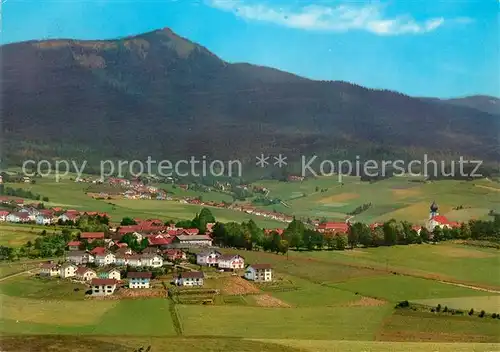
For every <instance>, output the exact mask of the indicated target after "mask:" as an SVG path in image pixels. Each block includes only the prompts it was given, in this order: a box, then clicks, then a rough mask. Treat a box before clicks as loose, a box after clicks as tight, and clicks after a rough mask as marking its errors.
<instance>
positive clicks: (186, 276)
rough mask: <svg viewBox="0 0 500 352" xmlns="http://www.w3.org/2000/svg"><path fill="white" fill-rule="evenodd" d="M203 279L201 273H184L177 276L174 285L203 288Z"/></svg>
mask: <svg viewBox="0 0 500 352" xmlns="http://www.w3.org/2000/svg"><path fill="white" fill-rule="evenodd" d="M204 277H205V276H204V275H203V272H201V271H186V272H183V273H180V274H179V276H178V278H177V279H176V280H175V284H176V285H178V286H203V278H204Z"/></svg>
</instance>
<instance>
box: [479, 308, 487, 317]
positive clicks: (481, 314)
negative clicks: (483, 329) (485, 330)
mask: <svg viewBox="0 0 500 352" xmlns="http://www.w3.org/2000/svg"><path fill="white" fill-rule="evenodd" d="M485 314H486V313H485V311H484V310H482V311H481V313H479V318H482V317H484V315H485Z"/></svg>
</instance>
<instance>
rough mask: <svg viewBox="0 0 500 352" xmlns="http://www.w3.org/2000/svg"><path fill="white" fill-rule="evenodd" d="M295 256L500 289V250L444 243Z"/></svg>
mask: <svg viewBox="0 0 500 352" xmlns="http://www.w3.org/2000/svg"><path fill="white" fill-rule="evenodd" d="M294 255H296V256H299V257H301V258H304V259H311V258H314V259H317V260H320V261H322V262H326V263H328V262H330V263H331V262H334V263H345V264H353V265H364V266H368V267H372V268H379V269H381V270H385V269H387V270H389V271H390V270H395V271H398V272H400V273H406V274H414V275H419V276H422V277H434V278H437V279H441V280H451V281H460V282H464V283H470V284H479V285H482V286H485V287H493V288H498V289H499V290H500V276H499V275H492V274H491V273H494V272H496V271H497V270H498V266H499V264H500V251H499V250H498V249H494V248H481V247H472V246H466V245H462V244H454V243H451V242H443V243H439V244H436V245H431V244H420V245H409V246H393V247H380V248H358V249H356V250H354V251H351V250H346V251H316V252H298V253H297V252H296V253H294ZM478 268H480V270H478Z"/></svg>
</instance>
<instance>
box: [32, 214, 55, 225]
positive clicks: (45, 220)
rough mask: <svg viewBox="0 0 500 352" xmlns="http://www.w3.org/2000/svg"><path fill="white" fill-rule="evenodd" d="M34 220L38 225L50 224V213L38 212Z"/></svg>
mask: <svg viewBox="0 0 500 352" xmlns="http://www.w3.org/2000/svg"><path fill="white" fill-rule="evenodd" d="M35 222H36V223H37V224H38V225H50V224H52V215H45V214H38V215H37V216H36V217H35Z"/></svg>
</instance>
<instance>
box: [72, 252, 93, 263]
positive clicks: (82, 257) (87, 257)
mask: <svg viewBox="0 0 500 352" xmlns="http://www.w3.org/2000/svg"><path fill="white" fill-rule="evenodd" d="M66 261H68V262H71V263H74V264H77V265H80V264H87V263H93V262H94V256H93V255H92V254H90V253H88V252H86V251H69V252H67V253H66Z"/></svg>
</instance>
